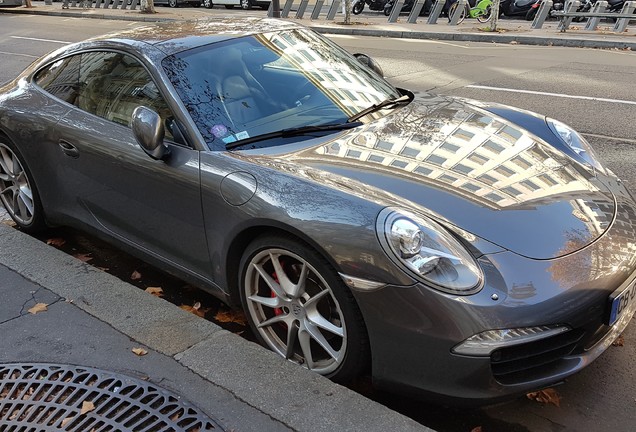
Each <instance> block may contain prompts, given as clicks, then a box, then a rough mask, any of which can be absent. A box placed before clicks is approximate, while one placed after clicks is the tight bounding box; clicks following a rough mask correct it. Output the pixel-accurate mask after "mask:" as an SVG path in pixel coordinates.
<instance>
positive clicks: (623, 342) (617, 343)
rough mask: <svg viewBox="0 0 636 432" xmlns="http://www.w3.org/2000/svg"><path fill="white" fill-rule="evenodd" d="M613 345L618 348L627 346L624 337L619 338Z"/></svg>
mask: <svg viewBox="0 0 636 432" xmlns="http://www.w3.org/2000/svg"><path fill="white" fill-rule="evenodd" d="M612 345H613V346H617V347H622V346H623V345H625V338H624V337H623V335H620V336H619V337H617V338H616V340H615V341H614V342H612Z"/></svg>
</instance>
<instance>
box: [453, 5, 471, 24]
mask: <svg viewBox="0 0 636 432" xmlns="http://www.w3.org/2000/svg"><path fill="white" fill-rule="evenodd" d="M458 4H459V2H455V3H453V4H452V5H451V7H450V9H448V22H450V21H452V19H453V15H454V14H455V10H457V5H458ZM466 15H468V5H466V6H465V7H464V9H463V10H462V11H461V14H460V15H459V19H458V20H457V24H460V23H461V22H462V21H464V20H465V19H466Z"/></svg>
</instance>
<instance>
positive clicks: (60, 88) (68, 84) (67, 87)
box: [33, 56, 80, 105]
mask: <svg viewBox="0 0 636 432" xmlns="http://www.w3.org/2000/svg"><path fill="white" fill-rule="evenodd" d="M79 72H80V57H79V56H72V57H67V58H65V59H62V60H58V61H56V62H55V63H53V64H51V65H48V66H47V67H45V68H44V69H41V70H40V71H38V72H37V73H36V74H35V77H34V79H33V81H34V82H35V83H36V84H37V85H38V86H40V87H41V88H42V89H44V90H46V91H47V92H48V93H50V94H52V95H53V96H55V97H57V98H59V99H62V100H63V101H65V102H68V103H70V104H73V105H75V104H76V101H77V98H78V96H79V87H80V86H79Z"/></svg>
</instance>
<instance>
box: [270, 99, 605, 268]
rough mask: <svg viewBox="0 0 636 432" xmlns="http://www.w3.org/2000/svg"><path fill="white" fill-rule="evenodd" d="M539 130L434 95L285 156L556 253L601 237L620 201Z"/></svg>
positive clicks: (501, 240)
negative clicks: (319, 143) (528, 128)
mask: <svg viewBox="0 0 636 432" xmlns="http://www.w3.org/2000/svg"><path fill="white" fill-rule="evenodd" d="M493 111H496V110H495V109H493ZM498 112H501V110H499V111H498ZM527 115H530V114H527ZM542 123H543V124H544V125H545V121H543V122H542ZM545 127H546V129H547V126H545ZM539 136H543V137H544V139H545V137H546V136H548V137H549V135H546V133H545V131H537V132H535V133H534V134H533V133H531V132H530V131H528V130H525V129H523V128H522V127H520V126H517V125H515V124H513V123H512V122H509V121H507V120H506V119H504V118H503V117H501V116H499V115H496V114H494V113H493V112H489V111H488V106H487V105H483V104H481V105H480V106H477V105H473V104H470V103H468V102H466V101H462V100H459V99H454V98H449V97H441V96H434V95H429V96H424V97H418V98H416V99H415V100H414V101H413V102H412V103H411V104H409V105H408V106H406V107H404V108H402V109H397V110H394V112H393V113H392V114H390V115H388V116H385V117H382V118H379V119H377V120H375V121H373V122H371V123H369V124H365V125H364V126H361V127H359V128H356V129H353V130H350V131H347V132H345V133H344V134H341V135H338V136H337V138H336V139H332V140H330V141H328V142H326V143H323V144H322V145H319V146H313V147H310V148H305V149H304V150H302V151H298V152H293V153H288V154H286V155H280V156H282V157H283V159H285V160H287V161H288V162H289V163H290V164H294V165H297V164H302V165H303V166H304V167H305V168H307V169H311V171H314V172H313V174H312V175H311V177H312V178H313V179H315V178H316V172H318V173H320V174H321V175H322V177H323V178H325V179H326V177H325V176H327V175H328V176H329V177H330V178H329V180H330V181H329V182H326V183H330V184H334V182H335V185H338V184H339V185H342V186H343V187H346V188H347V189H348V190H352V189H355V190H357V191H358V192H359V193H362V194H364V196H365V197H366V198H368V199H371V200H375V201H377V202H379V203H383V204H387V205H398V206H402V207H404V208H406V209H410V210H416V211H420V212H424V213H427V214H429V215H431V216H432V217H434V218H436V219H438V220H441V221H442V222H445V223H446V224H452V225H454V226H456V227H458V228H460V229H462V230H464V231H467V232H469V233H472V234H473V235H476V236H479V237H481V238H482V239H485V240H488V241H490V242H492V243H495V244H497V245H499V246H501V247H503V248H506V249H508V250H510V251H513V252H515V253H517V254H519V255H523V256H526V257H529V258H534V259H550V258H555V257H559V256H564V255H567V254H570V253H572V252H575V251H576V250H578V249H581V248H583V247H585V246H586V245H587V244H590V243H592V242H593V241H595V240H596V239H598V238H599V237H600V236H601V235H602V234H603V232H605V231H606V230H607V229H608V228H609V226H610V224H611V222H612V220H613V218H614V213H615V207H616V206H615V199H614V196H613V194H612V193H611V191H610V190H609V189H608V187H607V186H605V185H604V184H603V183H602V182H601V181H600V180H599V179H598V178H597V177H596V176H595V175H594V173H593V172H592V171H590V170H588V169H586V168H585V167H584V166H582V165H580V164H578V163H576V162H575V161H573V160H572V159H570V158H569V157H568V156H566V155H565V154H563V153H562V152H560V151H558V150H556V149H555V148H554V147H552V146H551V145H549V144H548V143H547V142H546V141H545V140H544V139H542V138H539ZM558 139H559V138H557V137H556V136H554V140H555V141H557V140H558ZM280 156H279V157H280ZM279 160H280V159H279ZM279 166H280V165H279ZM293 171H294V172H295V174H296V175H302V174H299V173H302V172H306V171H304V170H298V169H294V170H293ZM335 179H337V180H335ZM573 239H577V241H573ZM581 239H584V241H581ZM573 245H576V246H573Z"/></svg>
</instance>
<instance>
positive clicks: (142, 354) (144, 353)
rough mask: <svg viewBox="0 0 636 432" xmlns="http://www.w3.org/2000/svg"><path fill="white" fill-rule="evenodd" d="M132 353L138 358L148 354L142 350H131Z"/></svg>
mask: <svg viewBox="0 0 636 432" xmlns="http://www.w3.org/2000/svg"><path fill="white" fill-rule="evenodd" d="M132 352H134V353H135V354H137V355H138V356H139V357H141V356H145V355H146V354H148V351H146V350H145V349H143V348H133V349H132Z"/></svg>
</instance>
